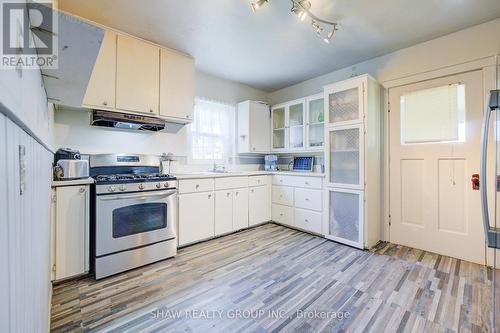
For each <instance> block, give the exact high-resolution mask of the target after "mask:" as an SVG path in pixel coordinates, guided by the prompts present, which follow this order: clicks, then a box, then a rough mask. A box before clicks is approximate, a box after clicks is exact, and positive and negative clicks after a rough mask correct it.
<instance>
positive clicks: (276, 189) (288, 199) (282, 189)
mask: <svg viewBox="0 0 500 333" xmlns="http://www.w3.org/2000/svg"><path fill="white" fill-rule="evenodd" d="M272 197H273V203H277V204H280V205H287V206H293V187H288V186H273V196H272Z"/></svg>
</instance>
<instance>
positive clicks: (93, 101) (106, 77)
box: [83, 30, 117, 109]
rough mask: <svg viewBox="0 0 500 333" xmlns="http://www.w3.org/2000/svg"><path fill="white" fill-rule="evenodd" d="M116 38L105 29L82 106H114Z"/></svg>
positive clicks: (107, 107) (101, 107) (106, 107)
mask: <svg viewBox="0 0 500 333" xmlns="http://www.w3.org/2000/svg"><path fill="white" fill-rule="evenodd" d="M116 39H117V34H116V33H115V32H113V31H111V30H107V31H106V33H105V35H104V39H103V41H102V44H101V49H100V51H99V55H98V56H97V60H96V63H95V65H94V70H93V71H92V76H91V77H90V81H89V84H88V86H87V92H86V94H85V98H84V99H83V105H84V106H88V107H95V108H100V109H114V108H115V96H116Z"/></svg>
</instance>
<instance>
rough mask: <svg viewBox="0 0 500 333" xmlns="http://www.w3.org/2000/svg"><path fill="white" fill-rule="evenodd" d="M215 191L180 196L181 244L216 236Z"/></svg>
mask: <svg viewBox="0 0 500 333" xmlns="http://www.w3.org/2000/svg"><path fill="white" fill-rule="evenodd" d="M214 201H215V200H214V194H213V192H208V193H207V192H205V193H193V194H184V195H180V196H179V245H186V244H189V243H194V242H197V241H200V240H203V239H207V238H211V237H214Z"/></svg>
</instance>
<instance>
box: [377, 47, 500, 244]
mask: <svg viewBox="0 0 500 333" xmlns="http://www.w3.org/2000/svg"><path fill="white" fill-rule="evenodd" d="M498 67H499V55H494V56H490V57H485V58H480V59H476V60H472V61H469V62H464V63H461V64H456V65H452V66H448V67H441V68H437V69H434V70H430V71H425V72H421V73H416V74H413V75H410V76H405V77H402V78H396V79H388V80H385V81H382V82H381V84H382V86H383V87H384V98H385V101H384V115H383V129H382V135H383V136H384V145H383V155H384V156H383V164H384V165H383V173H384V174H383V177H384V181H383V188H384V190H383V192H384V194H383V199H384V204H383V206H384V207H383V218H382V221H383V235H382V236H383V240H385V241H388V240H390V223H391V216H390V169H389V166H390V163H389V161H390V135H389V133H390V121H389V118H390V117H389V112H390V109H391V107H390V102H389V94H390V91H391V89H392V88H396V87H400V86H404V85H409V84H414V83H419V82H424V81H429V80H433V79H438V78H443V77H447V76H451V75H457V74H462V73H466V72H470V71H477V70H481V72H482V77H483V105H486V103H487V102H488V101H487V99H488V93H489V91H490V90H493V89H496V87H497V80H499V79H500V78H498V77H497V72H498V71H500V69H499V68H498Z"/></svg>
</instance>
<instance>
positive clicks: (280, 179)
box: [273, 175, 295, 186]
mask: <svg viewBox="0 0 500 333" xmlns="http://www.w3.org/2000/svg"><path fill="white" fill-rule="evenodd" d="M294 177H295V176H285V175H273V184H274V185H282V186H294V180H293V178H294Z"/></svg>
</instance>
